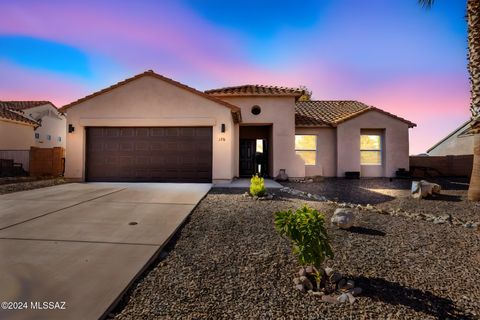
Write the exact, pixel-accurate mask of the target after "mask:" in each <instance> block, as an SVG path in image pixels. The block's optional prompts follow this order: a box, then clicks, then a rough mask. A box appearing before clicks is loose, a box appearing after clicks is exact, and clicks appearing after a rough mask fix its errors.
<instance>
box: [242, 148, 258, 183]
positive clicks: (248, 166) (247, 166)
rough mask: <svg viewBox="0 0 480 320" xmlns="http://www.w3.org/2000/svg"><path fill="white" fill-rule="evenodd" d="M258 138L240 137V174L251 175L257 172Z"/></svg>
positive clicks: (243, 175)
mask: <svg viewBox="0 0 480 320" xmlns="http://www.w3.org/2000/svg"><path fill="white" fill-rule="evenodd" d="M255 151H256V140H253V139H240V176H242V177H251V176H253V175H254V174H255Z"/></svg>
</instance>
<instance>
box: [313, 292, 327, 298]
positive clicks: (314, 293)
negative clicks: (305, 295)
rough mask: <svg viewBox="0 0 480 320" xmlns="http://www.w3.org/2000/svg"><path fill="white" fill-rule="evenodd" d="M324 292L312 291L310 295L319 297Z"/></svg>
mask: <svg viewBox="0 0 480 320" xmlns="http://www.w3.org/2000/svg"><path fill="white" fill-rule="evenodd" d="M324 294H325V293H324V292H323V291H312V295H314V296H317V297H321V296H323V295H324Z"/></svg>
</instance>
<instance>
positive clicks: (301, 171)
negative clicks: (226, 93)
mask: <svg viewBox="0 0 480 320" xmlns="http://www.w3.org/2000/svg"><path fill="white" fill-rule="evenodd" d="M221 99H222V100H225V101H227V102H230V103H232V104H234V105H236V106H238V107H240V108H241V109H242V125H248V124H257V125H270V124H271V125H272V141H271V147H272V148H273V150H272V151H273V172H272V173H273V176H276V175H277V174H278V172H279V170H280V169H286V170H287V174H288V175H289V176H290V177H304V176H305V165H304V162H303V160H302V159H301V158H300V157H298V156H297V155H296V154H295V98H294V97H255V96H253V97H222V98H221ZM254 105H258V106H260V108H261V109H262V112H261V113H260V114H259V115H253V114H252V113H251V108H252V106H254ZM235 136H236V137H237V138H236V142H235V145H234V151H235V157H234V159H235V175H236V176H238V171H239V164H238V159H239V140H238V137H239V134H238V128H237V129H236V135H235Z"/></svg>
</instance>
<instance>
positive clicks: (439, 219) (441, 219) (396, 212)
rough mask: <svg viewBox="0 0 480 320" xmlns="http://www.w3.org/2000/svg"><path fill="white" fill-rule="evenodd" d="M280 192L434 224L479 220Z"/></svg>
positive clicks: (475, 225) (473, 224)
mask: <svg viewBox="0 0 480 320" xmlns="http://www.w3.org/2000/svg"><path fill="white" fill-rule="evenodd" d="M279 190H280V192H284V193H288V194H290V195H293V196H297V197H303V198H306V199H309V200H316V201H321V202H326V203H330V204H334V205H337V206H338V207H340V208H351V209H357V210H365V211H370V212H375V213H378V214H385V215H390V216H402V217H407V218H411V219H414V220H424V221H429V222H432V223H434V224H445V223H448V224H450V225H454V226H462V227H464V228H469V229H476V228H480V222H474V221H463V220H461V219H459V218H457V217H454V216H452V215H450V214H447V213H446V214H443V215H440V216H436V215H433V214H429V213H416V212H407V211H405V210H403V209H401V208H399V209H391V210H382V209H379V208H376V207H375V206H373V205H371V204H367V205H361V204H354V203H347V202H338V201H333V200H329V199H327V198H326V197H325V196H321V195H318V194H312V193H309V192H305V191H300V190H297V189H294V188H290V187H283V188H281V189H279Z"/></svg>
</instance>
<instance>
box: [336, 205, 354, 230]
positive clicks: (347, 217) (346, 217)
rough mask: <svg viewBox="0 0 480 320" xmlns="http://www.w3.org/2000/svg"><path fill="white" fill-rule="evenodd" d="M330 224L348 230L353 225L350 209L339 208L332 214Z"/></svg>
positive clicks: (352, 214) (352, 215)
mask: <svg viewBox="0 0 480 320" xmlns="http://www.w3.org/2000/svg"><path fill="white" fill-rule="evenodd" d="M331 222H332V224H333V225H335V226H337V227H338V228H340V229H350V228H351V227H352V226H353V224H354V223H355V214H354V213H353V210H351V209H346V208H339V209H337V210H335V212H334V213H333V216H332V220H331Z"/></svg>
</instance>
